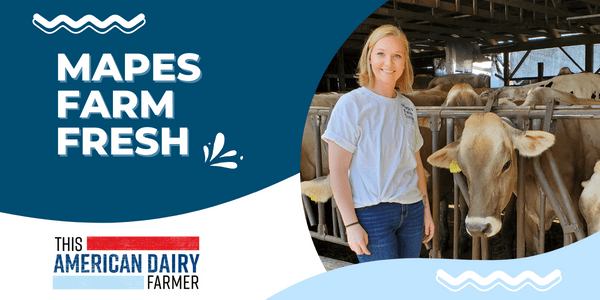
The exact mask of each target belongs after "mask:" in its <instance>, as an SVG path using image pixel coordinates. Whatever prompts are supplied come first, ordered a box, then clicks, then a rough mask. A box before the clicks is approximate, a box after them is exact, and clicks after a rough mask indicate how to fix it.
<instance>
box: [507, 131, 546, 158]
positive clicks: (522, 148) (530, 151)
mask: <svg viewBox="0 0 600 300" xmlns="http://www.w3.org/2000/svg"><path fill="white" fill-rule="evenodd" d="M513 145H514V147H515V149H517V150H519V153H520V154H521V155H523V156H527V157H534V156H538V155H540V154H542V152H544V151H546V149H548V148H550V147H552V145H554V134H552V133H549V132H546V131H540V130H525V131H521V132H520V133H519V134H515V135H514V136H513Z"/></svg>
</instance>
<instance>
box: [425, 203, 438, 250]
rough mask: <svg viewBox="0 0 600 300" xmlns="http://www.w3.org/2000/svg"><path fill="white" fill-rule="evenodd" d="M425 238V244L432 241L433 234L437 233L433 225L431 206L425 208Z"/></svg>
mask: <svg viewBox="0 0 600 300" xmlns="http://www.w3.org/2000/svg"><path fill="white" fill-rule="evenodd" d="M424 215H425V236H424V237H423V243H427V242H429V241H431V239H432V238H433V233H434V232H435V226H434V225H433V219H432V218H431V212H430V211H429V206H427V207H425V213H424Z"/></svg>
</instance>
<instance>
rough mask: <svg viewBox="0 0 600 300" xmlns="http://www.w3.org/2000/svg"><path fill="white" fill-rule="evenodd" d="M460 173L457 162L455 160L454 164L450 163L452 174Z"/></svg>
mask: <svg viewBox="0 0 600 300" xmlns="http://www.w3.org/2000/svg"><path fill="white" fill-rule="evenodd" d="M460 171H461V170H460V167H459V166H458V164H457V163H456V160H454V159H453V160H452V162H450V173H460Z"/></svg>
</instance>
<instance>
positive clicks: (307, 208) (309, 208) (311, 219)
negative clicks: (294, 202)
mask: <svg viewBox="0 0 600 300" xmlns="http://www.w3.org/2000/svg"><path fill="white" fill-rule="evenodd" d="M302 203H303V204H304V213H305V214H306V216H307V217H308V222H309V223H310V226H315V225H317V220H315V215H314V213H313V210H312V206H311V205H310V200H309V199H308V197H307V196H306V195H302Z"/></svg>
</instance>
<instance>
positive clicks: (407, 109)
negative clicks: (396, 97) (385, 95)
mask: <svg viewBox="0 0 600 300" xmlns="http://www.w3.org/2000/svg"><path fill="white" fill-rule="evenodd" d="M400 105H402V110H403V111H404V116H405V117H407V118H410V119H413V118H414V109H413V108H412V107H410V106H408V105H405V104H402V103H401V104H400Z"/></svg>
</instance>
